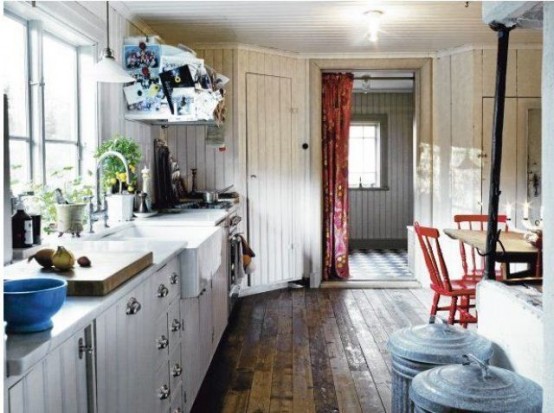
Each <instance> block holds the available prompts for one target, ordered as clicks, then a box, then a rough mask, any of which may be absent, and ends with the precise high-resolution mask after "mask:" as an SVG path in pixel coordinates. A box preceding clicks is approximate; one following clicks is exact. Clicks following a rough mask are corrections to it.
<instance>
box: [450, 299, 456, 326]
mask: <svg viewBox="0 0 554 413" xmlns="http://www.w3.org/2000/svg"><path fill="white" fill-rule="evenodd" d="M457 308H458V297H452V300H451V301H450V311H449V314H448V324H454V317H455V315H456V310H457Z"/></svg>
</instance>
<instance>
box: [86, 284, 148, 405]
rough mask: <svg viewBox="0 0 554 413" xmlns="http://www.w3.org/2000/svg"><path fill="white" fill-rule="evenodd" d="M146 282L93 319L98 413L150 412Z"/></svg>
mask: <svg viewBox="0 0 554 413" xmlns="http://www.w3.org/2000/svg"><path fill="white" fill-rule="evenodd" d="M148 287H149V285H148V283H147V282H144V283H142V284H140V285H139V286H138V287H136V288H135V289H134V290H133V291H131V292H130V293H128V294H127V295H126V296H125V297H123V298H122V299H121V300H119V301H118V302H117V303H116V304H115V305H113V306H112V307H111V308H109V309H108V310H107V311H105V312H104V313H103V314H101V315H100V316H99V317H98V318H97V319H96V347H97V348H96V365H97V405H98V412H100V413H102V412H105V413H110V412H114V411H121V412H123V411H133V412H141V411H151V410H152V406H153V399H152V394H153V392H152V391H148V389H151V387H152V386H153V363H152V357H149V355H150V353H151V351H150V347H151V345H152V344H151V343H152V335H153V334H152V332H151V331H152V330H151V326H152V321H151V319H152V313H153V304H152V301H150V300H148V292H147V289H148Z"/></svg>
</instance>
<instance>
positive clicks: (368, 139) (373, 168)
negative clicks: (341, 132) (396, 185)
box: [348, 123, 380, 188]
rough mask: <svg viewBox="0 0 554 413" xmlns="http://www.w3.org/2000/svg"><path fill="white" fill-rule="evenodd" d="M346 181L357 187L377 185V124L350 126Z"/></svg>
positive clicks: (378, 184)
mask: <svg viewBox="0 0 554 413" xmlns="http://www.w3.org/2000/svg"><path fill="white" fill-rule="evenodd" d="M350 132H351V134H350V140H349V145H350V146H349V151H348V152H349V153H348V183H349V186H351V187H356V188H358V187H359V186H360V183H361V185H362V187H364V188H371V187H379V186H380V182H379V172H380V171H379V168H380V159H379V156H380V151H379V124H378V123H366V124H364V125H356V126H351V127H350Z"/></svg>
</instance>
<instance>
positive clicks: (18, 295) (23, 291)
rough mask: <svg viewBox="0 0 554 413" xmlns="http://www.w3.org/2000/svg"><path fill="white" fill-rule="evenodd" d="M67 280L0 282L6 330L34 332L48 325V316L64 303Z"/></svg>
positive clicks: (26, 279)
mask: <svg viewBox="0 0 554 413" xmlns="http://www.w3.org/2000/svg"><path fill="white" fill-rule="evenodd" d="M66 292H67V281H65V280H63V279H54V278H45V277H38V278H25V279H20V280H10V281H4V320H5V321H7V323H8V325H7V326H6V332H7V333H8V334H9V333H34V332H37V331H43V330H48V329H49V328H52V320H51V317H52V316H53V315H54V314H56V313H57V312H58V310H59V309H60V308H61V307H62V305H63V303H64V302H65V296H66Z"/></svg>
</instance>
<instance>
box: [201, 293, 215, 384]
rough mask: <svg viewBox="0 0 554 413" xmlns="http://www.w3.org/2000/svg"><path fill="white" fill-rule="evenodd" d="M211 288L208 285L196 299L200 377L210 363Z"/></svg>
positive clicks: (211, 334) (211, 346) (211, 326)
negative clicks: (198, 324)
mask: <svg viewBox="0 0 554 413" xmlns="http://www.w3.org/2000/svg"><path fill="white" fill-rule="evenodd" d="M212 296H213V294H212V287H211V284H209V285H208V286H207V287H206V288H205V289H203V290H202V292H201V293H200V296H199V297H198V302H199V304H198V305H199V323H200V336H199V340H198V341H199V342H200V376H201V377H204V376H205V374H206V372H207V371H208V367H209V366H210V362H211V361H212V354H213V342H214V335H215V333H214V328H213V300H212Z"/></svg>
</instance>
